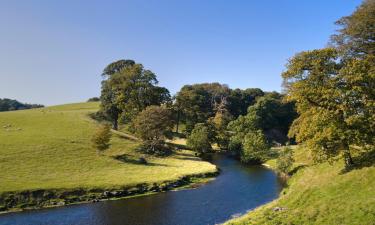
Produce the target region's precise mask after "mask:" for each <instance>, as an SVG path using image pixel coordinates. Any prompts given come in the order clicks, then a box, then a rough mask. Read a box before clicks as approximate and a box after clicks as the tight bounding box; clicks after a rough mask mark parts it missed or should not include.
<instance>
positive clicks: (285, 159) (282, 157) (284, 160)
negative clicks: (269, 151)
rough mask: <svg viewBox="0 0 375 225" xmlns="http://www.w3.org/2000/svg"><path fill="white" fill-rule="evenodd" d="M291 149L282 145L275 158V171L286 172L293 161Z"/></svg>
mask: <svg viewBox="0 0 375 225" xmlns="http://www.w3.org/2000/svg"><path fill="white" fill-rule="evenodd" d="M293 153H294V152H293V149H292V148H290V147H284V148H283V149H282V150H281V151H280V154H279V157H278V158H277V160H276V169H277V171H279V172H281V173H284V174H288V173H289V171H290V169H291V167H292V166H293V163H294V158H293Z"/></svg>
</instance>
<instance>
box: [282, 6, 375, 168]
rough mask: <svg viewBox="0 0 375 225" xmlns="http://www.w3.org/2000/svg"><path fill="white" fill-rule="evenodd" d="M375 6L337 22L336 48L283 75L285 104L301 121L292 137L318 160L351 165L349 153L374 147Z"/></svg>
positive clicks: (296, 63) (302, 59) (302, 56)
mask: <svg viewBox="0 0 375 225" xmlns="http://www.w3.org/2000/svg"><path fill="white" fill-rule="evenodd" d="M374 18H375V2H374V1H365V2H363V4H362V5H361V6H360V7H358V9H357V10H356V11H355V12H354V13H353V14H352V15H351V16H348V17H343V18H342V19H340V20H339V21H338V24H339V25H341V26H342V29H340V30H339V31H338V34H335V35H334V36H333V37H332V38H333V42H334V46H333V47H334V48H325V49H318V50H312V51H305V52H301V53H298V54H296V55H295V56H294V57H293V58H291V59H290V61H289V63H288V65H287V69H286V71H285V72H284V73H283V74H282V77H283V79H284V87H285V90H286V92H287V97H286V99H287V100H288V101H294V102H296V106H297V111H298V113H299V117H298V118H297V119H296V120H295V121H294V122H293V125H292V127H291V129H290V132H289V135H290V136H291V137H296V140H297V141H298V142H304V143H305V144H306V145H308V146H309V147H310V149H312V150H313V152H314V153H315V154H314V155H315V157H316V159H327V158H331V157H332V156H335V155H337V154H339V153H341V152H342V153H343V155H344V159H345V163H346V166H347V167H350V166H351V165H352V164H353V160H352V157H351V153H350V150H351V147H352V146H357V147H362V148H364V149H365V148H367V147H368V146H374V137H375V122H374V121H375V117H374V115H375V100H374V99H375V56H374V52H375V45H374V44H375V43H374V40H375V27H374V24H375V23H374Z"/></svg>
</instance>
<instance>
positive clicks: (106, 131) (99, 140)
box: [91, 125, 111, 152]
mask: <svg viewBox="0 0 375 225" xmlns="http://www.w3.org/2000/svg"><path fill="white" fill-rule="evenodd" d="M110 140H111V128H110V126H109V125H102V126H100V127H99V128H98V129H97V130H96V132H95V134H94V136H93V137H92V139H91V143H92V145H93V147H94V148H95V149H97V150H98V152H102V151H104V150H106V149H108V148H109V142H110Z"/></svg>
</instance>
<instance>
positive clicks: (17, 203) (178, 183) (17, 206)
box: [0, 171, 219, 214]
mask: <svg viewBox="0 0 375 225" xmlns="http://www.w3.org/2000/svg"><path fill="white" fill-rule="evenodd" d="M218 174H219V171H217V172H210V173H203V174H194V175H189V176H184V177H181V178H180V179H177V180H171V181H164V182H161V183H153V184H146V183H144V184H137V185H135V186H129V187H123V188H116V189H106V190H104V189H99V188H97V189H84V188H77V189H71V190H68V189H61V190H59V189H56V190H42V189H40V190H26V191H22V192H5V193H1V194H0V203H2V204H3V205H5V204H6V206H8V207H4V206H3V207H2V208H0V214H4V213H9V212H18V211H24V210H32V209H41V208H51V207H59V206H66V205H72V204H83V203H96V202H99V201H105V200H118V199H123V198H134V197H139V196H144V195H150V194H156V193H160V192H166V191H171V190H183V189H188V188H197V187H199V186H201V185H203V184H205V183H207V182H209V181H212V180H213V179H214V177H216V176H217V175H218Z"/></svg>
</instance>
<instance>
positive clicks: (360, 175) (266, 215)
mask: <svg viewBox="0 0 375 225" xmlns="http://www.w3.org/2000/svg"><path fill="white" fill-rule="evenodd" d="M364 154H365V155H366V157H363V155H364ZM354 155H356V156H355V157H354V160H355V162H357V164H358V166H357V167H356V168H354V169H353V170H350V171H345V170H344V163H343V160H342V159H341V158H338V159H336V160H334V161H333V162H331V163H328V162H326V163H320V164H314V163H313V161H312V157H311V156H310V155H309V151H307V150H306V149H303V148H296V149H295V163H294V166H293V168H292V173H293V175H292V176H291V177H290V179H288V182H287V183H288V185H287V187H286V188H284V189H283V190H282V192H281V194H280V197H279V198H278V199H276V200H274V201H272V202H270V203H268V204H265V205H263V206H260V207H258V208H256V209H254V210H252V211H251V212H249V213H248V214H246V215H244V216H242V217H239V218H236V219H233V220H229V221H228V222H226V223H225V224H226V225H229V224H230V225H244V224H364V225H366V224H373V221H375V198H374V193H375V167H374V161H375V160H374V159H375V157H374V152H367V153H366V152H357V154H354ZM370 155H372V156H370ZM363 159H370V160H369V161H363ZM266 164H267V165H268V167H269V168H274V166H275V159H273V160H271V161H268V162H266Z"/></svg>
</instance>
